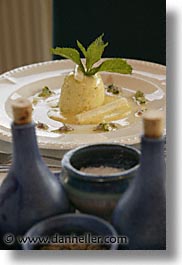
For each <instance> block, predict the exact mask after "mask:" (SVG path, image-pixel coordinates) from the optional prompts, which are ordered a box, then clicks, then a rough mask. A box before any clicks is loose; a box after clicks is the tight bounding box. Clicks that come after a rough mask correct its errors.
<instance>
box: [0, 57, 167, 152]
mask: <svg viewBox="0 0 182 265" xmlns="http://www.w3.org/2000/svg"><path fill="white" fill-rule="evenodd" d="M127 61H128V63H129V64H131V65H132V67H133V73H132V75H121V74H112V73H103V79H104V81H106V82H107V80H112V82H113V83H115V84H116V85H118V86H120V87H123V86H124V87H127V88H131V89H132V90H142V91H144V93H145V94H147V95H148V99H149V101H150V95H151V94H152V95H153V96H155V100H152V101H151V102H150V104H148V107H147V108H148V109H149V108H150V109H158V110H162V111H165V108H166V67H165V66H163V65H159V64H155V63H150V62H145V61H139V60H130V59H127ZM73 68H74V64H73V63H72V62H71V61H70V60H59V61H49V62H43V63H38V64H32V65H28V66H23V67H20V68H17V69H14V70H12V71H9V72H7V73H5V74H3V75H1V76H0V140H3V141H7V142H11V130H10V124H11V121H12V119H11V101H12V100H14V99H16V98H18V97H21V96H24V97H27V98H28V97H30V96H32V95H34V94H35V93H37V92H38V91H40V90H41V89H42V87H44V86H45V85H46V86H48V87H50V88H51V89H56V88H58V87H61V84H62V83H63V80H64V76H65V75H66V74H67V73H69V72H70V71H71V70H73ZM40 117H41V113H40ZM141 133H142V122H141V119H140V118H139V119H138V121H137V122H135V123H134V124H132V125H130V126H128V127H124V128H121V129H118V130H117V131H114V132H106V133H99V134H98V133H95V134H93V133H92V134H81V133H80V134H62V135H58V134H55V133H50V132H46V131H43V130H39V129H37V136H38V143H39V146H40V147H41V148H43V149H55V150H65V149H70V148H73V147H75V146H78V145H82V144H93V143H101V142H114V143H122V144H137V143H139V142H140V135H141Z"/></svg>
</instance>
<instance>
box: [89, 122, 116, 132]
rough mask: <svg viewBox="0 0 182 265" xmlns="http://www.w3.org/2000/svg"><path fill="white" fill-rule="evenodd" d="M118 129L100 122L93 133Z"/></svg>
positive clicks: (110, 123)
mask: <svg viewBox="0 0 182 265" xmlns="http://www.w3.org/2000/svg"><path fill="white" fill-rule="evenodd" d="M117 129H118V126H117V125H116V124H115V123H112V122H101V123H99V124H98V125H97V126H96V127H95V128H94V131H99V132H110V131H115V130H117Z"/></svg>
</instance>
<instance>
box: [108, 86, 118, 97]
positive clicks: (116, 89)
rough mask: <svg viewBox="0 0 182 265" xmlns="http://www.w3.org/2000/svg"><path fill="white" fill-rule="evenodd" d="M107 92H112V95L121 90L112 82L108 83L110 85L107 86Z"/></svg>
mask: <svg viewBox="0 0 182 265" xmlns="http://www.w3.org/2000/svg"><path fill="white" fill-rule="evenodd" d="M107 92H109V93H112V94H114V95H118V94H119V93H120V92H121V91H120V89H119V88H118V87H117V86H115V85H114V84H110V85H108V86H107Z"/></svg>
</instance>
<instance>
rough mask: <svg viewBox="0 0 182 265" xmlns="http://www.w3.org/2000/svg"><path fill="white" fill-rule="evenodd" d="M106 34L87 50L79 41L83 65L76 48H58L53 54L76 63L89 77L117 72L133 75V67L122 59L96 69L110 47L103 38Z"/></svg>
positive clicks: (112, 60) (108, 62) (105, 62)
mask: <svg viewBox="0 0 182 265" xmlns="http://www.w3.org/2000/svg"><path fill="white" fill-rule="evenodd" d="M103 36H104V34H102V35H100V36H99V37H98V38H97V39H96V40H95V41H93V42H92V43H91V44H90V45H89V46H88V48H87V49H86V48H85V47H84V46H83V45H82V43H81V42H79V41H78V40H77V46H78V48H79V49H80V51H81V52H82V53H83V55H84V57H85V59H86V63H85V65H83V63H82V61H81V58H80V53H79V52H78V51H77V50H76V49H74V48H60V47H56V48H55V49H54V48H52V49H51V53H52V54H55V55H60V56H62V57H64V58H67V59H71V60H72V61H73V62H75V63H76V64H77V65H78V66H79V68H80V70H81V71H82V72H83V73H84V74H85V75H87V76H92V75H95V74H96V73H97V72H103V71H104V72H115V73H120V74H131V73H132V67H131V65H129V64H128V63H127V62H126V60H123V59H121V58H113V59H108V60H105V61H104V62H102V63H101V64H100V65H98V66H97V67H94V65H95V63H97V62H98V61H99V60H100V59H101V57H102V54H103V52H104V49H105V47H107V46H108V42H106V43H104V42H103V40H102V38H103Z"/></svg>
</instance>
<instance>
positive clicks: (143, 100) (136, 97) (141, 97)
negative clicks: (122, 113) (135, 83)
mask: <svg viewBox="0 0 182 265" xmlns="http://www.w3.org/2000/svg"><path fill="white" fill-rule="evenodd" d="M134 100H135V101H137V103H139V104H145V103H146V98H145V95H144V93H143V92H142V91H140V90H138V91H137V92H136V93H135V95H134Z"/></svg>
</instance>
